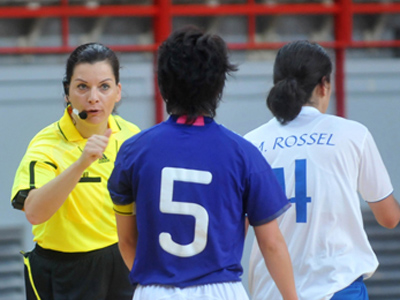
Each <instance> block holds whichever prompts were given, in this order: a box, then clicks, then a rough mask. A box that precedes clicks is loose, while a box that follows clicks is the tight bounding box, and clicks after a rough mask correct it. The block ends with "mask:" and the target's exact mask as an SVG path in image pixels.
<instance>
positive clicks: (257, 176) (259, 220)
mask: <svg viewBox="0 0 400 300" xmlns="http://www.w3.org/2000/svg"><path fill="white" fill-rule="evenodd" d="M260 156H261V155H260ZM261 158H262V160H260V159H257V162H256V164H257V166H256V168H255V170H256V171H255V172H251V173H250V175H249V178H248V183H247V192H246V197H245V211H246V213H247V217H248V219H249V223H250V225H252V226H258V225H262V224H265V223H268V222H270V221H272V220H274V219H276V218H277V217H279V216H280V215H281V214H283V213H284V212H285V211H286V210H287V209H289V207H290V206H291V204H290V202H289V201H288V199H287V197H286V195H285V194H284V192H283V190H282V188H281V186H280V185H279V183H278V180H277V179H276V177H275V175H274V173H273V172H272V169H271V167H270V166H269V164H268V163H267V162H266V161H265V159H264V158H263V157H262V156H261Z"/></svg>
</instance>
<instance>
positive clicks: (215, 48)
mask: <svg viewBox="0 0 400 300" xmlns="http://www.w3.org/2000/svg"><path fill="white" fill-rule="evenodd" d="M157 65H158V66H157V67H158V71H157V75H158V85H159V88H160V92H161V95H162V97H163V99H164V101H165V103H166V109H167V112H168V113H169V114H176V115H187V123H188V124H191V123H193V122H194V120H195V119H196V118H197V117H198V116H200V115H208V116H211V117H214V116H215V114H216V109H217V107H218V104H219V102H220V100H221V97H222V92H223V89H224V86H225V80H226V77H227V75H230V74H231V72H233V71H236V70H237V67H236V66H235V65H234V64H231V63H230V62H229V59H228V50H227V46H226V44H225V42H224V40H223V39H222V38H221V37H219V36H218V35H215V34H207V33H204V32H203V31H202V30H200V29H199V28H197V27H195V26H192V25H189V26H185V27H183V28H181V29H178V30H176V31H175V32H173V33H172V34H171V35H170V36H169V37H168V39H167V40H165V41H164V42H163V43H162V44H161V46H160V47H159V49H158V62H157Z"/></svg>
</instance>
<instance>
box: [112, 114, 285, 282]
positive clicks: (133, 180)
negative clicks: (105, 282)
mask: <svg viewBox="0 0 400 300" xmlns="http://www.w3.org/2000/svg"><path fill="white" fill-rule="evenodd" d="M201 119H202V120H203V124H202V125H201V126H196V125H185V124H179V123H178V122H177V117H175V116H171V117H170V118H169V119H168V120H167V121H165V122H163V123H161V124H158V125H156V126H154V127H152V128H150V129H148V130H146V131H143V132H141V133H139V134H137V135H135V136H134V137H133V138H131V139H129V140H127V141H126V142H125V143H124V144H123V145H122V147H121V149H120V151H119V153H118V156H117V160H116V162H115V168H114V171H113V173H112V175H111V177H110V179H109V183H108V187H109V190H110V194H111V198H112V200H113V202H114V204H116V205H119V206H120V205H131V204H132V203H133V202H135V204H136V218H137V227H138V232H139V237H138V243H137V251H136V257H135V262H134V264H133V268H132V271H131V273H130V279H131V281H132V283H140V284H141V285H149V284H161V285H172V286H177V287H186V286H192V285H200V284H208V283H217V282H229V281H240V276H241V274H242V267H241V264H240V261H241V257H242V252H243V246H244V238H245V225H244V220H245V216H246V215H247V216H248V218H249V222H250V224H251V225H254V226H257V225H261V224H264V223H266V222H269V221H271V220H273V219H275V218H276V217H278V216H279V215H281V214H282V213H283V212H284V211H285V210H286V209H288V208H289V206H290V203H289V202H288V200H287V198H286V196H285V195H284V193H283V191H282V190H281V188H280V186H279V184H278V183H277V180H276V178H275V176H274V175H273V173H272V171H271V168H270V166H269V165H268V163H267V162H266V160H265V159H264V157H262V155H261V154H260V152H259V151H258V149H257V148H256V147H255V146H253V145H252V144H251V143H249V142H248V141H246V140H245V139H243V138H242V137H240V136H239V135H237V134H235V133H233V132H231V131H229V130H228V129H226V128H225V127H223V126H221V125H219V124H217V123H216V122H214V120H213V119H211V118H206V117H205V118H204V119H203V117H201Z"/></svg>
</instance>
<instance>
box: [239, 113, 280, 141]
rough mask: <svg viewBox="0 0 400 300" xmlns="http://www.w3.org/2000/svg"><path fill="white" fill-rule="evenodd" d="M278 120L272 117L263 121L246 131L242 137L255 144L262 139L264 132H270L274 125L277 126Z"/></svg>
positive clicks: (272, 130)
mask: <svg viewBox="0 0 400 300" xmlns="http://www.w3.org/2000/svg"><path fill="white" fill-rule="evenodd" d="M277 125H279V124H278V121H277V120H276V119H275V118H273V119H271V120H270V121H268V122H267V123H264V124H262V125H260V126H258V127H256V128H254V129H252V130H250V131H249V132H248V133H246V134H245V135H244V136H243V137H244V138H245V139H246V140H248V141H250V142H251V143H253V144H257V143H258V141H260V140H263V139H264V138H265V136H266V134H268V133H270V132H274V131H275V130H274V126H277Z"/></svg>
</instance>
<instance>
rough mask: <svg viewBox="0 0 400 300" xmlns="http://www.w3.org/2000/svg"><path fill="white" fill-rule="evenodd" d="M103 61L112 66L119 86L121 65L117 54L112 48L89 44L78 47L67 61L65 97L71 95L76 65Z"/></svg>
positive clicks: (64, 80) (64, 81)
mask: <svg viewBox="0 0 400 300" xmlns="http://www.w3.org/2000/svg"><path fill="white" fill-rule="evenodd" d="M101 61H107V62H108V63H109V64H110V66H111V68H112V70H113V74H114V77H115V82H116V83H117V84H118V83H119V69H120V65H119V60H118V58H117V56H116V54H115V53H114V52H113V51H112V50H111V49H110V48H108V47H107V46H104V45H102V44H99V43H87V44H83V45H80V46H78V47H77V48H76V49H75V50H74V51H73V52H72V53H71V55H70V56H69V57H68V59H67V64H66V70H65V77H64V79H63V86H64V93H65V95H66V96H68V95H69V85H70V83H71V77H72V74H73V73H74V68H75V67H76V65H78V64H81V63H89V64H94V63H97V62H101Z"/></svg>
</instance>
